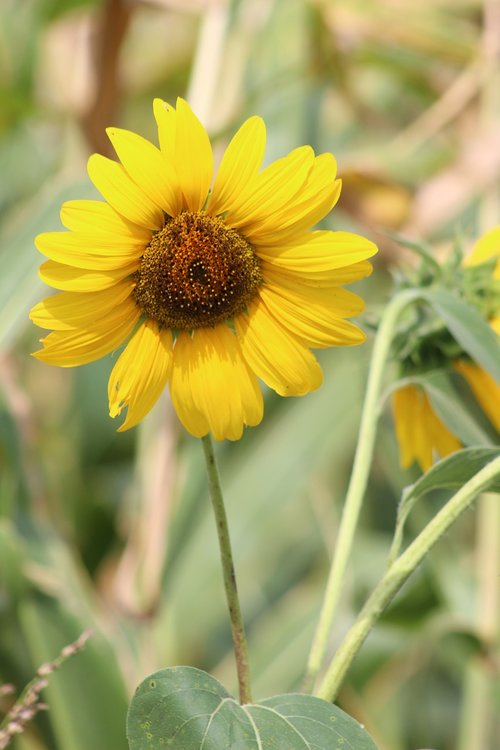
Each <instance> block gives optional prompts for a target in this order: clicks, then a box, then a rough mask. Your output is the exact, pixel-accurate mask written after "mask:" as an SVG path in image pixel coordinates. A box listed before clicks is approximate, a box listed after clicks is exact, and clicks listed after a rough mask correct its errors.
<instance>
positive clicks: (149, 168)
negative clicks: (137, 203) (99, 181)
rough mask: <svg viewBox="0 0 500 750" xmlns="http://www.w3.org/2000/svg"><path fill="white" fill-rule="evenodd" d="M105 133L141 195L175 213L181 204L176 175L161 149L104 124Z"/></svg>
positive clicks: (132, 134)
mask: <svg viewBox="0 0 500 750" xmlns="http://www.w3.org/2000/svg"><path fill="white" fill-rule="evenodd" d="M106 133H107V134H108V137H109V140H110V141H111V143H112V144H113V148H114V149H115V151H116V153H117V155H118V158H119V159H120V161H121V163H122V164H123V166H124V167H125V170H126V172H127V174H128V175H129V177H131V179H132V180H133V181H134V182H135V184H136V185H138V186H139V187H140V189H141V191H142V192H143V193H144V195H147V196H148V198H150V199H151V201H152V202H153V204H154V205H156V206H160V208H162V209H163V211H165V213H167V214H169V215H170V216H176V215H177V213H178V212H179V210H180V208H181V202H180V200H179V187H178V184H177V176H176V174H175V171H174V168H173V166H172V165H171V164H169V162H168V161H167V160H166V159H165V157H164V156H163V154H162V153H161V151H160V150H159V149H157V148H156V146H153V144H152V143H150V142H149V141H147V140H146V139H145V138H142V137H141V136H140V135H137V134H136V133H132V132H131V131H130V130H122V129H120V128H107V130H106Z"/></svg>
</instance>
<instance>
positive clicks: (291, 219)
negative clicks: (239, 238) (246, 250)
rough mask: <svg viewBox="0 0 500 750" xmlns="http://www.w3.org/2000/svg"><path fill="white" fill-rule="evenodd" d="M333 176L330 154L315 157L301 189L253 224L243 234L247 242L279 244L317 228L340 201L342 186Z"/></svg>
mask: <svg viewBox="0 0 500 750" xmlns="http://www.w3.org/2000/svg"><path fill="white" fill-rule="evenodd" d="M336 172H337V164H336V162H335V159H334V157H333V156H332V154H321V155H320V156H317V157H316V158H315V159H314V162H313V164H312V168H311V170H310V172H309V175H308V177H307V180H306V183H305V184H304V186H303V188H302V189H301V190H300V191H299V192H298V193H296V194H295V195H294V196H293V198H292V199H291V200H289V201H287V202H286V203H284V204H283V205H281V206H279V207H278V209H277V210H276V211H275V212H274V213H272V214H271V215H270V216H267V217H265V218H263V219H262V220H261V221H255V222H254V223H253V225H252V226H251V227H250V228H248V229H247V230H246V236H247V237H248V239H249V240H250V242H254V243H255V244H258V245H260V244H270V245H275V244H282V243H283V242H286V240H287V239H288V238H290V237H293V236H296V235H297V234H301V233H302V232H303V231H304V230H306V229H310V228H311V227H312V226H314V225H315V224H317V223H318V221H320V219H322V218H323V217H324V216H326V214H327V213H329V212H330V211H331V210H332V208H333V206H334V205H335V203H336V202H337V201H338V199H339V196H340V189H341V182H340V180H336V179H335V175H336Z"/></svg>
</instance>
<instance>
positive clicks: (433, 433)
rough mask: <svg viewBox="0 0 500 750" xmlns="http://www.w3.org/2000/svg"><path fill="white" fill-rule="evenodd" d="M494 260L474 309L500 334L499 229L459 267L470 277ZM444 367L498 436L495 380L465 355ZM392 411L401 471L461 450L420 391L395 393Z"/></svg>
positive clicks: (499, 404) (499, 395) (499, 403)
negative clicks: (462, 384) (462, 385)
mask: <svg viewBox="0 0 500 750" xmlns="http://www.w3.org/2000/svg"><path fill="white" fill-rule="evenodd" d="M495 259H496V261H497V262H496V264H495V267H494V268H493V272H492V274H491V276H489V272H488V273H487V274H486V277H485V276H482V277H481V284H480V287H479V291H480V294H479V298H478V300H477V301H476V304H477V303H478V302H481V303H482V304H484V305H485V307H484V309H481V311H482V313H483V314H485V315H486V316H487V318H488V322H489V324H490V325H491V327H492V328H493V330H495V331H496V332H497V333H498V334H500V314H499V301H500V297H499V295H498V290H497V286H496V285H497V284H498V280H500V227H495V228H493V229H491V230H489V231H488V232H486V234H484V235H483V236H482V237H480V238H479V239H478V240H477V241H476V243H475V244H474V246H473V248H472V250H471V252H470V253H469V255H468V256H466V258H465V259H464V260H463V261H462V266H463V268H464V269H465V272H466V273H469V271H468V269H470V268H474V267H476V266H480V265H483V264H484V263H491V262H492V261H493V260H495ZM479 307H480V306H479ZM426 352H427V356H430V354H431V353H432V351H431V349H429V348H427V349H426ZM434 354H436V353H434ZM447 366H449V367H452V368H453V370H454V371H455V372H457V373H458V374H459V375H460V376H462V377H463V379H464V380H465V381H466V382H467V384H468V385H469V388H470V390H471V391H472V393H473V395H474V397H475V398H476V400H477V402H478V404H479V405H480V407H481V409H482V411H483V412H484V414H485V415H486V417H487V418H488V419H489V420H490V422H491V423H492V425H493V426H494V427H495V429H496V430H497V431H500V386H499V384H498V383H497V382H496V381H495V379H494V378H493V377H492V376H491V375H490V374H489V373H488V372H486V370H484V369H483V368H482V367H481V366H480V365H478V364H477V363H476V362H473V361H472V360H471V359H470V358H468V357H467V355H466V354H465V352H464V353H463V354H462V355H460V356H459V357H458V358H454V359H451V360H449V361H448V363H447ZM403 370H404V368H403ZM404 374H405V375H410V376H411V375H412V374H414V373H413V372H412V371H411V367H410V369H409V370H408V371H405V372H404ZM392 411H393V417H394V423H395V427H396V437H397V440H398V444H399V452H400V463H401V466H402V468H408V467H409V466H411V464H412V463H413V461H417V463H418V464H419V465H420V467H421V469H422V470H423V471H426V470H427V469H429V468H430V467H431V466H432V463H433V460H434V458H435V457H437V456H440V457H441V458H444V457H445V456H448V455H450V454H451V453H454V452H455V451H456V450H458V449H459V448H461V447H462V444H461V442H460V441H459V440H458V438H457V437H456V436H455V435H454V434H453V433H452V432H450V430H449V429H448V427H447V426H446V425H445V424H444V423H443V422H442V421H441V419H440V418H439V417H438V415H437V414H436V413H435V411H434V409H433V408H432V404H431V402H430V401H429V398H428V397H427V395H426V393H425V391H424V389H423V388H422V387H421V386H418V385H413V384H412V385H406V386H403V387H402V388H400V389H399V390H397V391H396V392H395V393H394V395H393V398H392Z"/></svg>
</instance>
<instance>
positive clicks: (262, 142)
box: [208, 117, 266, 215]
mask: <svg viewBox="0 0 500 750" xmlns="http://www.w3.org/2000/svg"><path fill="white" fill-rule="evenodd" d="M265 147H266V126H265V125H264V121H263V120H262V119H261V118H260V117H250V119H249V120H247V121H246V122H244V123H243V125H242V126H241V128H240V129H239V130H238V132H237V133H236V135H235V136H234V137H233V139H232V140H231V142H230V144H229V146H228V147H227V149H226V151H225V153H224V156H223V157H222V161H221V163H220V167H219V170H218V172H217V177H216V178H215V182H214V187H213V190H212V195H211V196H210V204H209V208H208V211H209V213H210V214H212V215H217V214H221V213H222V212H223V211H226V210H227V209H228V210H231V209H232V207H233V206H237V205H238V203H239V201H240V199H241V196H242V194H243V193H244V192H245V190H246V188H247V185H248V184H249V183H250V182H251V181H252V180H254V179H255V177H256V176H257V173H258V171H259V169H260V166H261V164H262V159H263V158H264V150H265Z"/></svg>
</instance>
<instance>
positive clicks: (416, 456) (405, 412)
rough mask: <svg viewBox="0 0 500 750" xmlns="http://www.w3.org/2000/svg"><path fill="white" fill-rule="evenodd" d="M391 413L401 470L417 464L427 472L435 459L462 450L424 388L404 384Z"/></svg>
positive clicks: (395, 397)
mask: <svg viewBox="0 0 500 750" xmlns="http://www.w3.org/2000/svg"><path fill="white" fill-rule="evenodd" d="M392 411H393V417H394V424H395V427H396V437H397V440H398V444H399V460H400V463H401V466H402V468H403V469H407V468H408V467H409V466H411V465H412V463H413V462H414V461H416V462H417V463H418V464H419V465H420V468H421V469H422V471H427V469H430V467H431V466H432V464H433V461H434V460H435V458H436V456H437V455H438V456H439V457H440V458H445V457H446V456H448V455H450V453H454V452H455V451H457V450H459V449H460V448H461V447H462V444H461V443H460V441H459V440H458V439H457V438H456V437H455V435H453V433H452V432H450V430H449V429H448V428H447V427H446V425H445V424H444V423H443V422H442V421H441V419H440V418H439V417H438V416H437V414H436V413H435V411H434V410H433V408H432V405H431V403H430V401H429V399H428V397H427V394H426V393H425V391H424V389H423V388H421V387H420V386H418V385H413V384H412V385H406V386H404V387H403V388H400V389H399V390H397V391H396V392H395V393H394V395H393V397H392Z"/></svg>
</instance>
